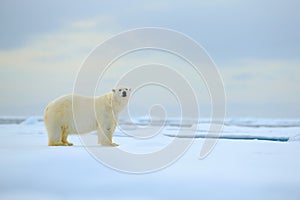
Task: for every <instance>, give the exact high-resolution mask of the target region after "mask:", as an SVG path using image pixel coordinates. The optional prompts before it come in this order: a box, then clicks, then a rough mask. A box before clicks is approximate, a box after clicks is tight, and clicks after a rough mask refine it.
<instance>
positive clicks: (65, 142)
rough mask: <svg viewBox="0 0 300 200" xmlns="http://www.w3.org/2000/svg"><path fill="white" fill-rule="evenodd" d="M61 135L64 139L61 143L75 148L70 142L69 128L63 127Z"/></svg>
mask: <svg viewBox="0 0 300 200" xmlns="http://www.w3.org/2000/svg"><path fill="white" fill-rule="evenodd" d="M61 133H62V138H61V141H62V143H63V144H64V145H65V146H73V143H71V142H68V140H67V138H68V127H66V126H62V127H61Z"/></svg>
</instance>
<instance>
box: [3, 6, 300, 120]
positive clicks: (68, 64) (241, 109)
mask: <svg viewBox="0 0 300 200" xmlns="http://www.w3.org/2000/svg"><path fill="white" fill-rule="evenodd" d="M299 8H300V2H299V1H297V0H287V1H276V0H275V1H274V0H272V1H271V0H262V1H259V0H252V1H237V0H228V1H225V0H210V1H208V0H205V1H202V0H201V1H196V0H195V1H143V0H140V1H131V2H130V3H127V2H125V1H69V0H67V1H56V0H52V1H37V0H35V1H34V0H27V1H16V0H4V1H1V2H0V24H1V32H0V68H1V74H0V91H1V99H0V115H42V113H43V109H44V107H45V106H46V105H47V103H48V101H50V100H52V99H53V98H56V97H57V96H60V95H62V94H64V93H70V92H72V87H73V82H74V79H75V76H76V72H77V70H78V69H79V67H80V65H81V63H82V61H83V60H84V59H85V57H86V56H87V55H88V53H89V52H90V51H91V50H92V49H93V48H94V47H95V46H96V45H97V44H99V43H100V42H103V41H104V40H105V39H108V38H109V37H111V36H113V35H114V34H117V33H119V32H121V31H125V30H128V29H132V28H138V27H149V26H155V27H162V28H169V29H174V30H177V31H180V32H182V33H184V34H186V35H188V36H190V37H192V38H193V39H195V40H196V41H197V42H198V43H200V44H201V45H202V46H203V47H204V48H205V49H206V50H207V51H208V53H209V54H210V56H211V57H212V59H213V60H214V61H215V63H216V64H217V66H218V68H219V69H220V72H221V75H222V77H223V80H224V84H225V89H226V94H227V116H228V117H300V106H299V103H300V95H299V94H300V89H299V86H298V85H299V83H300V76H299V73H300V37H299V35H300V13H299Z"/></svg>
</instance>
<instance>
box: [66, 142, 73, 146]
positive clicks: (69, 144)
mask: <svg viewBox="0 0 300 200" xmlns="http://www.w3.org/2000/svg"><path fill="white" fill-rule="evenodd" d="M64 144H65V146H73V143H71V142H64Z"/></svg>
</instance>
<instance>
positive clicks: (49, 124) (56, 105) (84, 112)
mask: <svg viewBox="0 0 300 200" xmlns="http://www.w3.org/2000/svg"><path fill="white" fill-rule="evenodd" d="M124 91H125V92H126V97H123V93H124ZM129 95H130V89H127V88H120V89H117V90H113V91H112V92H110V93H107V94H105V95H102V96H99V97H95V98H91V97H85V96H80V95H72V94H70V95H65V96H62V97H60V98H58V99H56V100H54V101H53V102H51V103H49V105H48V106H47V108H46V110H45V113H44V123H45V126H46V129H47V132H48V145H49V146H66V145H68V146H70V145H73V144H72V143H69V142H68V141H67V137H68V135H69V134H82V133H88V132H91V131H94V130H97V132H98V143H100V144H102V145H105V146H117V144H115V143H113V142H112V136H113V133H114V131H115V128H116V126H117V120H118V115H119V113H120V111H121V110H123V108H124V107H125V106H126V105H127V103H128V99H129Z"/></svg>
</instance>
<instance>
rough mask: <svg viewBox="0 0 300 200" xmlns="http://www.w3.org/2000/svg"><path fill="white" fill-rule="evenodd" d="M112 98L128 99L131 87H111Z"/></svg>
mask: <svg viewBox="0 0 300 200" xmlns="http://www.w3.org/2000/svg"><path fill="white" fill-rule="evenodd" d="M112 92H113V96H114V98H117V99H120V100H128V98H129V96H130V93H131V89H130V88H117V89H112Z"/></svg>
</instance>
